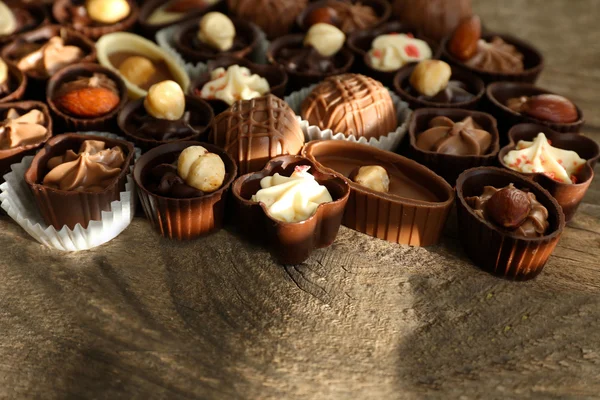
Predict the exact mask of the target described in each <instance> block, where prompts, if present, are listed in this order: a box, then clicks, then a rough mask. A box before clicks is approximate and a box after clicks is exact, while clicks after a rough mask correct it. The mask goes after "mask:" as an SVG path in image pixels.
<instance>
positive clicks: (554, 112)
mask: <svg viewBox="0 0 600 400" xmlns="http://www.w3.org/2000/svg"><path fill="white" fill-rule="evenodd" d="M506 105H507V107H508V108H510V109H511V110H513V111H516V112H520V113H523V114H526V115H529V116H530V117H532V118H536V119H540V120H543V121H550V122H555V123H559V124H568V123H571V122H575V121H577V120H578V119H579V113H578V112H577V107H575V104H573V103H572V102H571V101H570V100H569V99H567V98H565V97H563V96H559V95H556V94H540V95H537V96H531V97H525V96H522V97H517V98H512V99H509V100H508V101H507V102H506Z"/></svg>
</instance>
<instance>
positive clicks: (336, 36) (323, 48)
mask: <svg viewBox="0 0 600 400" xmlns="http://www.w3.org/2000/svg"><path fill="white" fill-rule="evenodd" d="M345 41H346V35H345V34H344V32H342V31H341V30H339V29H338V28H336V27H335V26H333V25H329V24H324V23H318V24H315V25H313V26H311V27H310V29H309V30H308V32H307V33H306V36H305V37H304V45H305V46H311V47H313V48H314V49H315V50H317V52H318V53H319V54H320V55H322V56H323V57H330V56H332V55H334V54H335V53H337V52H338V51H340V49H341V48H342V47H343V46H344V42H345Z"/></svg>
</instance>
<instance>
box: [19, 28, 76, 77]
mask: <svg viewBox="0 0 600 400" xmlns="http://www.w3.org/2000/svg"><path fill="white" fill-rule="evenodd" d="M84 56H85V54H84V53H83V50H81V49H80V48H79V47H77V46H71V45H67V44H65V41H64V40H63V38H61V37H59V36H55V37H52V38H50V40H48V42H47V43H45V44H44V45H43V46H42V47H40V48H39V49H38V50H36V51H34V52H31V53H29V54H28V55H26V56H25V57H23V58H21V59H20V60H19V61H18V63H17V66H18V67H19V69H20V70H21V71H32V70H37V71H40V72H42V71H43V72H45V73H46V74H47V75H48V76H50V75H53V74H54V73H56V72H57V71H58V70H59V69H61V68H63V67H66V66H67V65H69V64H72V63H74V62H76V61H79V60H80V59H82V58H83V57H84Z"/></svg>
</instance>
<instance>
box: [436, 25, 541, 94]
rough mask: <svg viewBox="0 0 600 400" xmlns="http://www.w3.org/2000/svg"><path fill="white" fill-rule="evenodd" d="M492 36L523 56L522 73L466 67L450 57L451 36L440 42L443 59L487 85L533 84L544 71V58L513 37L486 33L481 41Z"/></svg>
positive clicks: (530, 45)
mask: <svg viewBox="0 0 600 400" xmlns="http://www.w3.org/2000/svg"><path fill="white" fill-rule="evenodd" d="M494 36H498V37H500V38H501V39H502V40H504V41H505V42H506V43H508V44H512V45H513V46H515V47H516V48H517V50H518V51H520V52H521V53H522V54H523V66H524V71H522V72H515V73H501V72H490V71H485V70H482V69H480V68H473V67H469V66H468V65H466V64H465V63H464V62H462V61H460V60H459V59H457V58H456V57H454V56H453V55H452V53H451V52H450V50H449V49H448V46H449V42H450V38H451V37H452V35H450V36H448V37H446V38H445V39H444V40H443V41H442V44H441V46H442V52H443V59H444V60H447V61H448V62H449V63H450V64H452V65H457V66H459V67H462V68H465V69H467V70H468V71H470V72H472V73H473V74H475V75H477V76H479V77H480V78H481V79H482V80H483V82H484V83H485V84H486V85H488V84H490V83H492V82H498V81H511V82H529V83H534V82H535V81H537V79H538V77H539V75H540V73H541V72H542V70H543V69H544V56H543V55H542V54H541V53H540V52H539V51H538V50H537V49H536V48H535V47H534V46H533V45H532V44H530V43H528V42H526V41H524V40H521V39H519V38H517V37H515V36H512V35H508V34H504V33H487V34H484V35H482V36H481V38H482V39H484V40H486V41H489V40H491V39H492V38H493V37H494Z"/></svg>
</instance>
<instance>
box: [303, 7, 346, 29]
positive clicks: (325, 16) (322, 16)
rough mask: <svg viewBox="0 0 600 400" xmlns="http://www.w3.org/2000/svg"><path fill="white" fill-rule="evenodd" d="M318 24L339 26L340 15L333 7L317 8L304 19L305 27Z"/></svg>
mask: <svg viewBox="0 0 600 400" xmlns="http://www.w3.org/2000/svg"><path fill="white" fill-rule="evenodd" d="M318 23H323V24H329V25H334V26H337V24H338V14H337V12H336V11H335V9H333V8H331V7H317V8H315V9H313V10H312V11H311V12H309V13H308V14H307V15H306V17H304V25H305V26H306V27H307V28H310V27H311V26H313V25H315V24H318Z"/></svg>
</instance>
